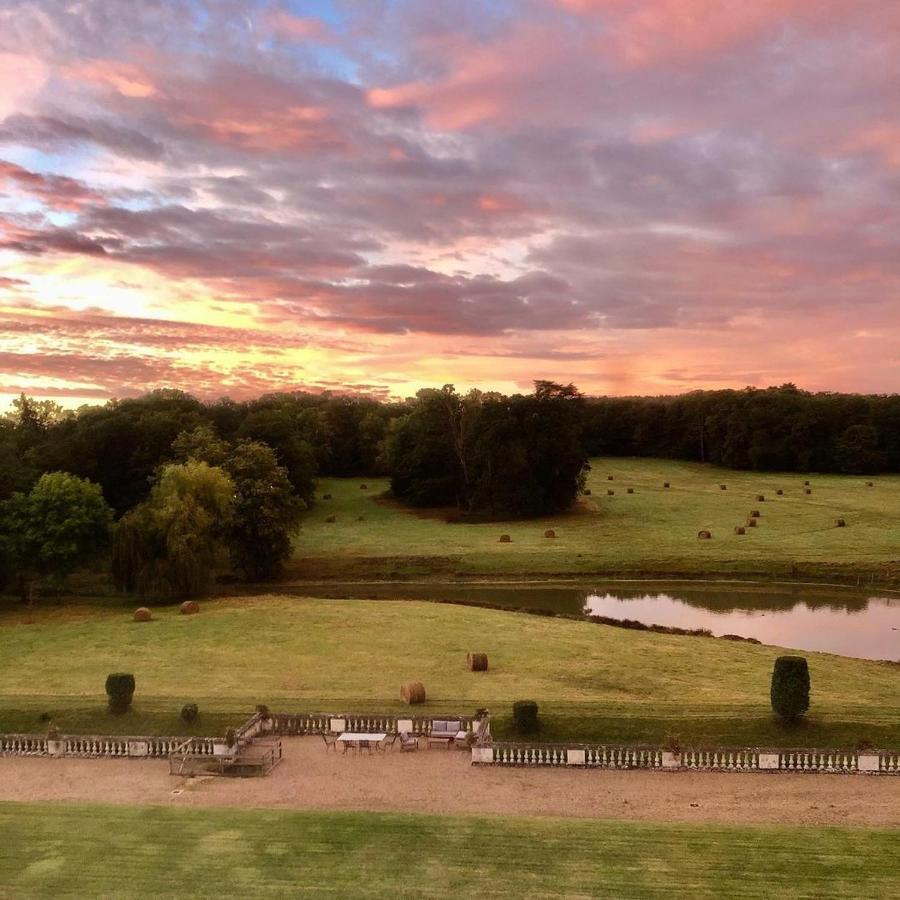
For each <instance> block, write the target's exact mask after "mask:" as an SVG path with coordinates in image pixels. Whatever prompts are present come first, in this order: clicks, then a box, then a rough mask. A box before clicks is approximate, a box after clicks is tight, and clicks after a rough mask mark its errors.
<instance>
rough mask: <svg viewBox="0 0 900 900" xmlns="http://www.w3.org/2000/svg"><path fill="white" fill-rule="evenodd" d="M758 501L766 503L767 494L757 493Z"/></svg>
mask: <svg viewBox="0 0 900 900" xmlns="http://www.w3.org/2000/svg"><path fill="white" fill-rule="evenodd" d="M756 502H757V503H765V502H766V495H765V494H757V495H756Z"/></svg>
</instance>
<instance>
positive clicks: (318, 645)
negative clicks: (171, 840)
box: [0, 596, 900, 746]
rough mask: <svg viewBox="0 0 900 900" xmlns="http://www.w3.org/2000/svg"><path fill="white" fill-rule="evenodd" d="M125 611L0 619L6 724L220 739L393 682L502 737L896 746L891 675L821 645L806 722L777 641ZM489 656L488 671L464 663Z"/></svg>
mask: <svg viewBox="0 0 900 900" xmlns="http://www.w3.org/2000/svg"><path fill="white" fill-rule="evenodd" d="M155 615H156V619H155V621H153V622H150V623H135V622H132V621H131V610H130V609H129V608H124V607H121V606H118V605H115V606H112V605H107V606H103V605H95V606H91V605H83V606H64V607H55V606H51V605H45V606H42V607H40V608H38V609H36V610H35V613H34V614H33V621H32V622H31V623H28V621H27V614H26V613H24V612H23V611H22V610H21V609H19V608H16V607H7V609H6V610H5V611H3V612H0V731H36V730H42V729H44V728H45V727H46V725H45V724H44V723H42V722H41V721H40V719H39V716H40V714H41V713H42V712H47V713H50V714H51V715H52V717H53V719H54V722H55V723H56V724H57V726H58V727H60V728H61V729H62V730H63V731H67V732H70V733H78V732H85V731H86V732H111V731H115V732H118V733H131V734H141V733H149V732H152V733H157V734H160V733H161V734H181V733H189V729H187V727H186V726H185V725H184V724H183V723H181V722H180V721H178V718H177V713H178V710H180V708H181V706H182V705H183V704H184V703H185V702H188V701H196V702H197V703H198V704H199V705H200V708H201V722H200V723H199V724H198V725H197V726H196V727H195V728H194V731H195V732H199V733H213V734H216V733H218V734H221V733H222V732H223V730H224V728H225V726H226V725H228V724H234V723H235V722H236V721H239V720H240V719H241V718H242V717H244V716H246V715H247V714H249V713H250V712H252V710H253V708H254V705H255V704H257V703H267V704H269V705H270V706H271V707H272V708H273V709H277V710H298V711H300V710H309V711H323V712H328V711H341V710H345V711H365V710H372V711H375V710H380V711H388V710H392V709H400V708H404V709H408V707H402V705H401V703H400V700H399V688H400V685H401V683H403V682H405V681H409V680H412V679H418V680H421V681H422V682H423V683H424V684H425V686H426V689H427V691H428V697H429V704H428V706H427V707H426V708H425V709H426V710H427V711H440V710H450V711H458V712H463V713H467V712H472V711H474V709H475V708H477V707H480V706H487V707H488V708H490V709H491V710H492V712H493V713H494V715H495V717H496V725H497V732H498V733H499V734H503V733H505V731H506V730H507V729H508V727H509V712H510V708H511V704H512V702H513V701H514V700H517V699H523V698H529V699H535V700H537V701H538V702H539V704H540V705H541V710H542V715H543V717H544V723H545V724H544V731H543V733H542V735H541V737H542V739H544V740H555V739H567V740H574V739H582V740H594V741H610V742H615V741H632V740H638V741H660V740H662V739H663V738H665V736H666V735H676V736H678V737H680V738H681V740H682V741H685V742H693V743H727V744H737V745H748V744H751V745H752V744H763V745H765V744H780V745H794V746H798V745H799V746H810V745H811V746H816V745H821V746H825V745H830V746H835V745H839V746H853V745H855V744H856V742H857V741H860V740H869V741H872V742H873V743H875V744H878V745H880V746H900V690H898V688H900V668H898V667H896V666H889V665H885V664H879V663H874V662H866V661H863V660H855V659H848V658H844V657H838V656H830V655H827V654H815V653H810V654H806V655H807V656H808V658H809V660H810V668H811V673H812V685H813V691H812V696H813V702H812V708H811V711H810V719H811V721H810V724H809V725H808V726H807V727H806V728H804V729H801V730H799V731H798V730H784V729H782V728H781V727H779V726H777V725H776V724H775V723H774V722H773V719H772V715H771V711H770V708H769V696H768V692H769V679H770V674H771V670H772V662H773V659H774V658H775V656H777V655H778V653H779V651H778V650H777V649H775V648H773V647H765V646H754V645H749V644H736V643H733V642H731V641H723V640H717V639H713V638H699V637H680V636H672V635H658V634H650V633H646V632H637V631H628V630H623V629H620V628H611V627H608V626H603V625H597V624H592V623H587V622H578V621H571V620H565V619H552V618H551V619H548V618H543V617H538V616H530V615H525V614H520V613H509V612H502V611H498V610H490V609H480V608H467V607H459V606H451V605H444V604H435V603H423V602H412V601H407V602H404V601H402V600H397V601H366V600H348V601H343V600H338V601H334V600H313V599H301V598H291V597H284V596H268V597H254V598H236V599H218V600H211V601H207V602H204V603H203V604H202V611H201V613H200V615H198V616H187V617H186V616H180V615H178V612H177V608H173V607H167V608H160V609H157V610H156V613H155ZM471 650H477V651H484V652H486V653H487V654H488V656H489V659H490V670H489V671H488V672H487V673H479V674H476V673H471V672H469V671H468V670H467V669H466V666H465V659H466V653H467V652H468V651H471ZM119 670H126V671H130V672H133V673H134V675H135V677H136V679H137V693H136V696H135V704H134V709H133V711H132V712H131V713H129V714H128V715H126V716H123V717H119V718H115V717H111V716H109V715H108V714H107V712H106V711H105V695H104V693H103V684H104V680H105V678H106V675H107V673H109V672H111V671H119Z"/></svg>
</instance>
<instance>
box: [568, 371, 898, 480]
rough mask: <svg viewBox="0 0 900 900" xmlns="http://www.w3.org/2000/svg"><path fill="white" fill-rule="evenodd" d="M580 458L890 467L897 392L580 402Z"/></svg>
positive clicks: (842, 469) (859, 469) (847, 470)
mask: <svg viewBox="0 0 900 900" xmlns="http://www.w3.org/2000/svg"><path fill="white" fill-rule="evenodd" d="M584 442H585V448H586V450H587V452H588V454H589V455H590V456H654V457H662V458H667V459H683V460H691V461H695V462H709V463H714V464H716V465H720V466H726V467H727V468H730V469H753V470H759V471H778V472H821V473H829V472H834V473H844V474H874V473H877V472H897V471H900V395H897V394H889V395H861V394H832V393H819V394H813V393H809V392H807V391H801V390H799V389H798V388H797V387H795V386H794V385H792V384H786V385H782V386H781V387H772V388H766V389H759V390H757V389H754V388H747V389H745V390H741V391H735V390H726V391H694V392H692V393H689V394H682V395H679V396H674V397H601V398H594V399H591V400H589V401H588V402H587V403H586V404H585V422H584Z"/></svg>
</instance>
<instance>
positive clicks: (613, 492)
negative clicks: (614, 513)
mask: <svg viewBox="0 0 900 900" xmlns="http://www.w3.org/2000/svg"><path fill="white" fill-rule="evenodd" d="M606 496H607V497H615V496H616V492H615V491H614V490H608V491H607V492H606Z"/></svg>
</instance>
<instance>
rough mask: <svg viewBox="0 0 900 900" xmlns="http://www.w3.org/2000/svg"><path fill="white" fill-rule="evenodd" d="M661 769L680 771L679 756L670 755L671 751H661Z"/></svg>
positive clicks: (675, 754) (678, 754) (677, 754)
mask: <svg viewBox="0 0 900 900" xmlns="http://www.w3.org/2000/svg"><path fill="white" fill-rule="evenodd" d="M662 768H663V769H680V768H681V754H680V753H672V751H671V750H663V752H662Z"/></svg>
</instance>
